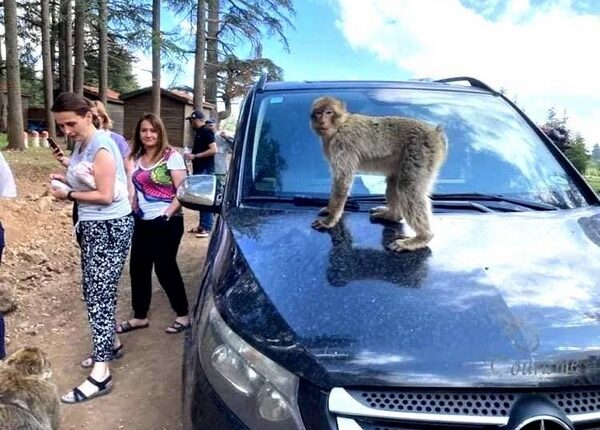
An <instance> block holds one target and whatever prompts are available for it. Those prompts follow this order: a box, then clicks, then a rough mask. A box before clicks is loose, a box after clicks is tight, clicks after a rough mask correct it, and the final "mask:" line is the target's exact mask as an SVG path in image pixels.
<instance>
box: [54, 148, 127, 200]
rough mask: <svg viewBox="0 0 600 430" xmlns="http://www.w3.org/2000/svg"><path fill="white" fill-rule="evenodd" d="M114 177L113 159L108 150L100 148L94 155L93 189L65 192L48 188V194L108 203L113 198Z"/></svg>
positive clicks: (58, 197)
mask: <svg viewBox="0 0 600 430" xmlns="http://www.w3.org/2000/svg"><path fill="white" fill-rule="evenodd" d="M115 179H116V166H115V159H114V158H113V156H112V154H111V153H110V152H108V151H107V150H105V149H102V148H101V149H100V150H98V152H96V155H95V157H94V180H95V181H96V189H95V190H85V191H83V190H81V191H80V190H77V191H69V192H66V191H64V190H62V189H59V188H50V194H52V195H53V196H54V197H56V198H57V199H61V200H65V199H67V198H69V199H70V200H76V201H78V202H85V203H96V204H101V205H108V204H110V203H112V202H113V200H114V193H115Z"/></svg>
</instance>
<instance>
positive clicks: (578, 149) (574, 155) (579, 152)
mask: <svg viewBox="0 0 600 430" xmlns="http://www.w3.org/2000/svg"><path fill="white" fill-rule="evenodd" d="M565 155H566V156H567V158H568V159H569V160H570V161H571V163H573V165H574V166H575V167H576V168H577V170H579V171H580V172H581V173H582V174H583V173H585V171H586V169H587V165H588V162H589V161H590V158H591V157H590V154H588V152H587V149H586V147H585V139H584V138H583V137H581V135H580V134H577V136H576V137H575V139H573V140H572V141H571V144H570V146H569V147H568V148H567V149H565Z"/></svg>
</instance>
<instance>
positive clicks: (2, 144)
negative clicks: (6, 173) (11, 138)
mask: <svg viewBox="0 0 600 430" xmlns="http://www.w3.org/2000/svg"><path fill="white" fill-rule="evenodd" d="M7 145H8V137H7V136H6V133H0V149H4V148H6V146H7Z"/></svg>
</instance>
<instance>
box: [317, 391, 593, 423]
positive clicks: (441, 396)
mask: <svg viewBox="0 0 600 430" xmlns="http://www.w3.org/2000/svg"><path fill="white" fill-rule="evenodd" d="M533 395H535V396H537V397H543V398H545V399H546V400H547V402H548V403H550V404H552V405H554V406H555V407H556V408H557V409H559V410H561V411H562V412H563V413H564V414H565V415H566V416H567V417H568V419H569V420H570V421H571V422H572V423H573V424H574V425H575V428H576V429H577V430H600V387H586V388H572V389H562V390H558V389H548V390H538V391H533V390H525V389H522V390H519V391H517V390H510V389H493V390H485V389H480V390H467V389H453V390H442V389H366V390H365V389H363V390H361V389H344V388H334V389H333V390H332V391H331V392H330V394H329V401H328V404H329V411H330V412H331V413H333V414H334V415H335V416H336V417H337V420H338V428H339V429H340V430H345V429H351V430H357V429H361V430H432V429H435V430H440V429H448V430H450V429H451V430H488V429H498V428H503V426H506V425H507V424H508V421H509V417H510V415H511V413H512V412H514V411H513V408H514V407H515V405H516V404H517V403H521V402H520V401H521V400H523V401H525V402H527V399H524V398H523V396H527V397H528V396H533Z"/></svg>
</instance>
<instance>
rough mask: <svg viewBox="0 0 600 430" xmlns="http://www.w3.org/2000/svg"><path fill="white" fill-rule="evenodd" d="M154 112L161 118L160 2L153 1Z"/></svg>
mask: <svg viewBox="0 0 600 430" xmlns="http://www.w3.org/2000/svg"><path fill="white" fill-rule="evenodd" d="M152 112H154V114H155V115H159V116H160V0H152Z"/></svg>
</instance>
